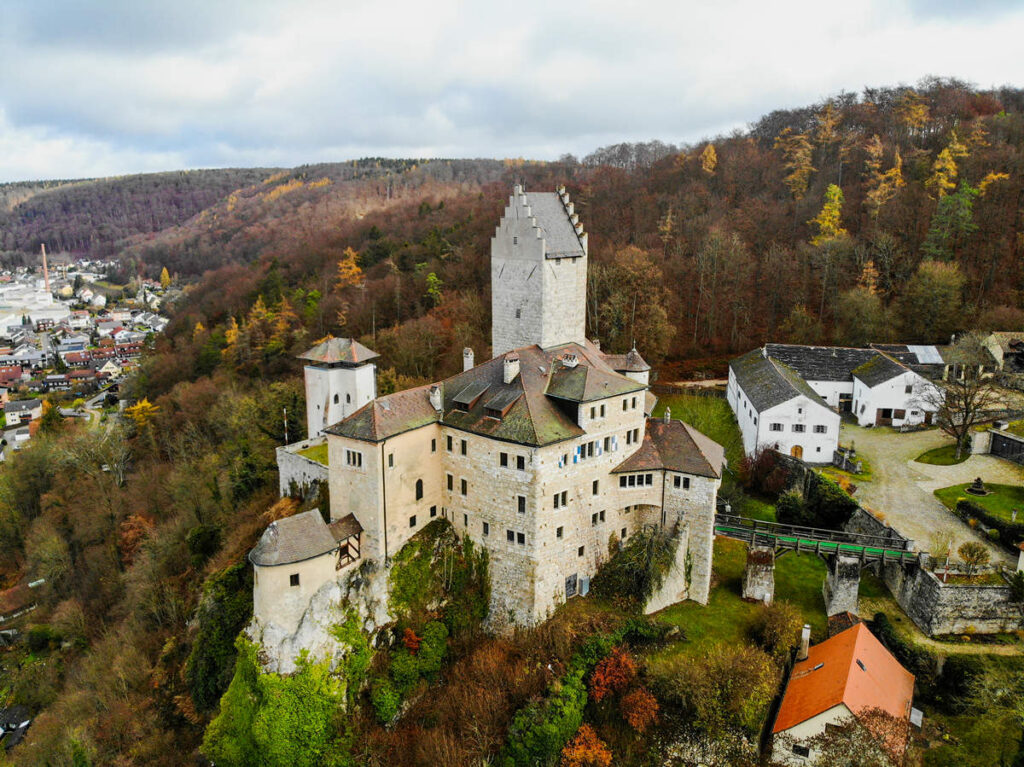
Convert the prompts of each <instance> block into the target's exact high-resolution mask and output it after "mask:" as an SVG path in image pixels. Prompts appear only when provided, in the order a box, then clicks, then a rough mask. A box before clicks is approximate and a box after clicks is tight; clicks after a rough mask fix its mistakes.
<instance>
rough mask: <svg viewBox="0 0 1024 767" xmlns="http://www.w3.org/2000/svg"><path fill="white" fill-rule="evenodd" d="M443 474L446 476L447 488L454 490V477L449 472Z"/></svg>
mask: <svg viewBox="0 0 1024 767" xmlns="http://www.w3.org/2000/svg"><path fill="white" fill-rule="evenodd" d="M445 476H447V477H448V489H449V490H454V489H455V477H453V476H452V475H451V474H447V475H445Z"/></svg>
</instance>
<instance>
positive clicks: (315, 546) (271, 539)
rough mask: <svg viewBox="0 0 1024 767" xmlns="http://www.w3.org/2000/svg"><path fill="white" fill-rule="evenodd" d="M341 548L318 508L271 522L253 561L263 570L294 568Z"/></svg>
mask: <svg viewBox="0 0 1024 767" xmlns="http://www.w3.org/2000/svg"><path fill="white" fill-rule="evenodd" d="M336 548H338V542H337V541H336V540H335V539H334V536H333V535H331V531H330V530H329V529H328V527H327V523H326V522H324V518H323V516H322V515H321V514H320V511H319V510H318V509H313V510H311V511H304V512H303V513H301V514H296V515H295V516H294V517H285V518H284V519H279V520H277V521H275V522H271V523H270V525H269V527H267V529H266V530H264V531H263V535H262V536H260V540H259V543H257V544H256V547H255V548H254V549H253V550H252V551H250V552H249V561H250V562H252V563H253V564H254V565H259V566H261V567H273V566H274V565H290V564H294V563H295V562H302V561H303V560H306V559H312V558H313V557H318V556H320V555H321V554H326V553H327V552H329V551H333V550H334V549H336Z"/></svg>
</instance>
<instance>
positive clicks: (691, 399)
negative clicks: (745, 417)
mask: <svg viewBox="0 0 1024 767" xmlns="http://www.w3.org/2000/svg"><path fill="white" fill-rule="evenodd" d="M666 407H668V408H671V409H672V418H675V419H678V420H680V421H686V422H687V423H688V424H690V426H692V427H693V428H695V429H697V430H698V431H700V432H703V433H704V434H706V435H708V436H709V437H711V439H713V440H714V441H715V442H717V443H718V444H720V445H721V446H722V447H724V448H725V458H726V460H727V461H729V465H730V466H736V465H737V464H738V463H739V462H740V459H741V458H743V438H742V437H741V436H740V428H739V426H738V425H737V424H736V418H735V417H734V416H733V414H732V408H730V407H729V403H728V402H727V401H726V400H725V398H724V397H714V396H710V395H701V394H659V395H658V404H657V405H655V407H654V412H653V413H652V414H651V415H652V416H654V417H659V416H661V415H662V414H663V413H664V412H665V408H666Z"/></svg>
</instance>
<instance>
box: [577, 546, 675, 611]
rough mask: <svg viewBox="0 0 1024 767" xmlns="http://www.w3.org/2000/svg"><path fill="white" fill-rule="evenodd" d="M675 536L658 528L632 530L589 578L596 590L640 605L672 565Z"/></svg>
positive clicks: (632, 604)
mask: <svg viewBox="0 0 1024 767" xmlns="http://www.w3.org/2000/svg"><path fill="white" fill-rule="evenodd" d="M676 545H677V540H676V539H674V538H671V537H670V536H669V535H668V534H666V533H665V532H663V531H661V530H644V531H641V532H637V533H634V534H633V536H632V537H631V538H629V540H627V541H626V545H625V546H623V547H622V548H621V549H620V550H619V551H618V553H616V554H615V556H613V557H612V558H611V559H610V560H609V561H608V562H606V563H605V564H604V565H603V566H602V567H601V569H600V570H598V571H597V574H596V575H595V576H594V578H593V580H592V581H591V584H590V587H591V589H592V590H593V592H594V593H595V594H597V595H598V596H601V597H605V598H608V599H614V600H616V601H617V602H620V603H622V604H624V605H625V606H627V607H628V608H630V609H634V610H638V609H640V608H641V607H642V606H643V605H644V604H645V603H646V602H647V600H648V599H650V598H651V595H652V594H654V592H655V591H657V590H658V589H659V588H660V587H661V584H662V581H663V580H664V578H665V574H666V573H667V572H668V570H669V568H670V567H671V566H672V560H673V558H674V556H675V549H676Z"/></svg>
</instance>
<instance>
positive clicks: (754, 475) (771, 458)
mask: <svg viewBox="0 0 1024 767" xmlns="http://www.w3.org/2000/svg"><path fill="white" fill-rule="evenodd" d="M736 475H737V478H738V479H739V482H740V484H741V485H742V486H743V487H744V488H745V489H747V490H751V491H753V492H755V493H762V494H763V495H767V496H769V497H771V498H774V497H776V496H777V495H778V494H779V493H781V492H782V491H783V489H784V488H785V487H786V485H788V484H789V480H790V471H789V468H788V467H787V466H786V465H785V463H783V462H782V461H780V460H779V456H778V453H776V452H775V451H774V450H766V449H764V448H758V449H757V450H756V451H755V452H754V453H753V455H749V456H744V457H743V458H742V459H741V460H740V462H739V465H738V466H737V470H736Z"/></svg>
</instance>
